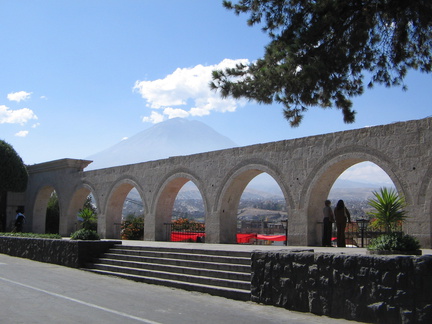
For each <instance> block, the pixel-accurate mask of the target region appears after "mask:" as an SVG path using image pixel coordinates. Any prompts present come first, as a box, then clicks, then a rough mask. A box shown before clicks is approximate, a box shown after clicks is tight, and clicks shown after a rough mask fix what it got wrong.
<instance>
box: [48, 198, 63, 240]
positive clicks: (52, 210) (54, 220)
mask: <svg viewBox="0 0 432 324" xmlns="http://www.w3.org/2000/svg"><path fill="white" fill-rule="evenodd" d="M45 233H47V234H59V233H60V206H59V200H58V196H57V192H56V191H55V190H54V191H53V192H52V193H51V196H50V198H49V200H48V204H47V210H46V215H45Z"/></svg>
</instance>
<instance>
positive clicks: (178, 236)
mask: <svg viewBox="0 0 432 324" xmlns="http://www.w3.org/2000/svg"><path fill="white" fill-rule="evenodd" d="M202 237H205V233H199V232H172V233H171V242H182V241H187V242H199V241H200V238H202ZM253 239H257V240H265V241H286V236H285V235H262V234H256V233H251V234H237V243H240V244H241V243H243V244H244V243H251V240H253Z"/></svg>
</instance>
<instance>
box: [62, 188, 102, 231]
mask: <svg viewBox="0 0 432 324" xmlns="http://www.w3.org/2000/svg"><path fill="white" fill-rule="evenodd" d="M98 214H99V209H98V205H97V201H96V199H95V197H94V195H93V193H92V189H91V188H90V187H89V186H84V187H82V188H80V189H78V190H77V191H76V192H75V193H74V195H73V196H72V199H71V201H70V204H69V209H68V211H67V215H66V217H63V218H61V219H60V234H61V235H62V236H70V235H71V234H72V233H73V232H75V231H77V230H79V229H81V228H82V223H83V220H84V218H92V219H93V221H91V223H92V225H91V229H93V230H97V218H98Z"/></svg>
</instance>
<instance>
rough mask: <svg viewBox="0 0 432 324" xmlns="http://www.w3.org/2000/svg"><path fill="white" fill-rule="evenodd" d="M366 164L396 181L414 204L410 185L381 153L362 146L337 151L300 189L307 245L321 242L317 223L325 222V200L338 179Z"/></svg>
mask: <svg viewBox="0 0 432 324" xmlns="http://www.w3.org/2000/svg"><path fill="white" fill-rule="evenodd" d="M366 161H370V162H373V163H375V164H376V165H377V166H379V167H380V168H382V169H383V171H385V172H386V173H387V175H388V176H389V177H390V179H391V180H392V181H393V183H394V184H395V186H396V189H397V190H398V192H401V193H402V194H403V195H404V196H405V198H406V200H407V201H408V202H410V201H412V198H411V197H412V195H411V193H410V191H409V188H408V185H407V184H406V183H404V181H402V180H401V179H402V177H400V176H399V172H398V167H397V165H396V164H395V163H393V162H392V161H391V160H390V159H389V158H388V157H386V156H385V155H384V154H382V153H381V152H379V151H377V150H372V149H371V148H368V147H361V146H350V147H345V148H342V149H338V150H334V151H332V152H330V153H329V154H327V155H325V156H324V157H323V158H322V159H320V161H319V162H318V163H317V165H316V166H315V167H314V168H313V169H312V171H311V172H310V174H309V177H308V178H307V179H306V181H305V183H304V185H303V188H302V190H301V195H300V206H299V209H300V210H304V211H306V213H305V215H306V218H307V219H306V220H303V221H304V225H305V226H306V228H307V230H306V232H307V242H305V244H307V245H317V244H318V242H320V239H321V231H320V230H319V227H318V224H317V222H319V221H321V220H322V209H323V206H324V200H325V199H327V197H328V194H329V192H330V190H331V188H332V186H333V184H334V182H335V181H336V179H337V178H338V177H339V176H340V175H341V174H342V173H343V172H344V171H345V170H347V169H348V168H350V167H351V166H353V165H355V164H357V163H360V162H366Z"/></svg>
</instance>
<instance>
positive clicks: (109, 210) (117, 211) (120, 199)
mask: <svg viewBox="0 0 432 324" xmlns="http://www.w3.org/2000/svg"><path fill="white" fill-rule="evenodd" d="M132 188H136V190H137V191H138V193H139V195H140V197H141V200H142V201H143V203H144V210H145V214H146V213H147V211H146V209H147V207H146V206H147V204H146V203H145V200H144V195H143V190H142V188H141V186H140V185H139V184H138V182H137V181H136V180H134V179H132V178H130V177H126V176H125V177H122V178H120V179H118V180H117V181H116V182H115V183H114V184H113V185H112V186H111V188H110V190H109V191H108V192H109V194H108V199H107V202H106V204H105V208H103V211H102V212H101V213H100V215H99V217H98V232H99V234H100V235H101V236H105V238H120V224H121V215H122V209H123V204H124V201H125V199H126V197H127V195H128V194H129V192H130V191H131V190H132Z"/></svg>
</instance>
